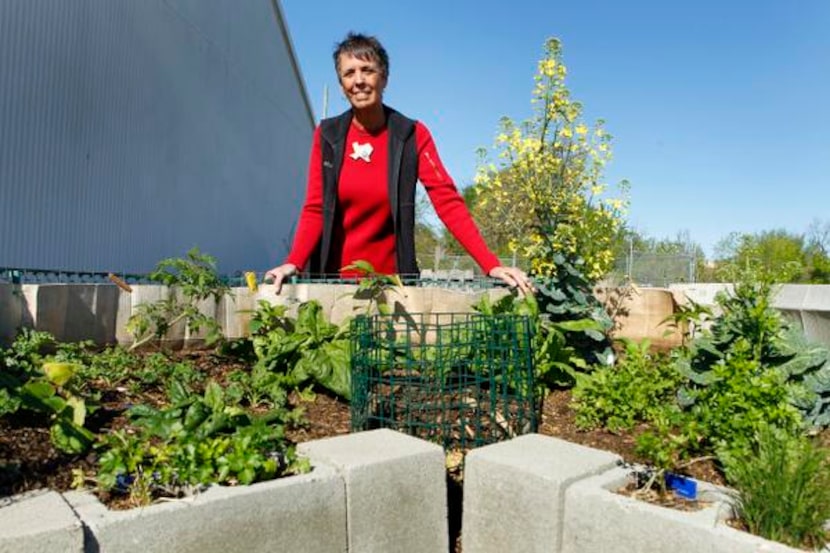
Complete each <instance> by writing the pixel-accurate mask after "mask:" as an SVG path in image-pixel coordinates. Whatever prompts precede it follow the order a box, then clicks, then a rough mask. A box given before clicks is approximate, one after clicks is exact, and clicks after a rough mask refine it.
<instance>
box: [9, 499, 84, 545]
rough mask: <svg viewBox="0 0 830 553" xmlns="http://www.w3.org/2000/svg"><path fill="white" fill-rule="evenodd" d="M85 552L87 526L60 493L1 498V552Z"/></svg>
mask: <svg viewBox="0 0 830 553" xmlns="http://www.w3.org/2000/svg"><path fill="white" fill-rule="evenodd" d="M43 551H61V552H66V553H83V551H84V530H83V526H82V525H81V521H80V520H78V517H76V516H75V513H74V512H73V511H72V509H71V508H70V506H69V504H68V503H67V502H66V501H65V500H64V499H63V497H61V495H60V494H59V493H56V492H52V491H39V492H33V493H29V494H24V495H18V496H12V497H7V498H3V499H0V553H42V552H43Z"/></svg>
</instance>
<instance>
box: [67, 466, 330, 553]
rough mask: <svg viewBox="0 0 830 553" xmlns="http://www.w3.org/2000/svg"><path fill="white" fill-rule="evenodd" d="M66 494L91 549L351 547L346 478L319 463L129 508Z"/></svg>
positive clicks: (206, 551)
mask: <svg viewBox="0 0 830 553" xmlns="http://www.w3.org/2000/svg"><path fill="white" fill-rule="evenodd" d="M66 497H67V500H68V501H69V502H70V503H71V504H72V506H73V507H74V509H75V511H76V512H77V513H78V515H79V517H80V518H81V520H82V521H83V523H84V525H85V526H86V527H87V540H88V542H87V550H88V551H101V552H107V553H119V552H124V553H133V552H135V551H142V552H145V553H154V552H159V553H161V552H168V551H176V553H214V552H215V553H225V552H227V551H246V552H261V553H273V552H274V551H303V552H312V553H330V552H343V551H346V500H345V489H344V486H343V480H342V479H341V478H340V477H339V476H338V475H337V474H336V473H335V472H334V471H333V470H332V469H331V468H329V467H325V466H322V465H318V466H315V469H314V471H312V472H311V473H309V474H304V475H299V476H292V477H288V478H281V479H278V480H272V481H269V482H260V483H257V484H253V485H251V486H239V487H221V486H214V487H211V488H210V489H208V490H207V491H206V492H204V493H202V494H199V495H197V496H195V497H194V498H188V499H183V500H178V501H172V502H168V503H162V504H158V505H152V506H149V507H143V508H138V509H132V510H129V511H110V510H108V509H107V508H106V507H104V505H102V504H101V503H100V502H99V501H98V500H97V498H96V497H95V496H93V495H92V494H89V493H87V492H70V493H68V494H66Z"/></svg>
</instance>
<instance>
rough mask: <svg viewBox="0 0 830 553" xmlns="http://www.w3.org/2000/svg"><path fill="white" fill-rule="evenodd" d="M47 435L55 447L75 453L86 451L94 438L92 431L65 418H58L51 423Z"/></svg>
mask: <svg viewBox="0 0 830 553" xmlns="http://www.w3.org/2000/svg"><path fill="white" fill-rule="evenodd" d="M49 435H50V437H51V439H52V443H53V444H55V447H57V448H58V449H60V450H61V451H64V452H66V453H72V454H76V455H77V454H80V453H84V452H85V451H87V450H88V449H89V448H90V446H92V442H93V441H94V440H95V435H94V434H93V433H92V432H90V431H89V430H87V429H85V428H82V427H80V426H78V425H76V424H73V423H72V422H71V421H69V420H67V419H60V420H58V421H57V422H56V423H55V424H53V425H52V427H51V428H50V429H49Z"/></svg>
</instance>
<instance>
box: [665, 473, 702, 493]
mask: <svg viewBox="0 0 830 553" xmlns="http://www.w3.org/2000/svg"><path fill="white" fill-rule="evenodd" d="M666 486H668V488H669V489H670V490H672V491H673V492H674V493H675V494H677V495H679V496H680V497H685V498H686V499H695V498H697V481H696V480H693V479H691V478H686V477H685V476H680V475H679V474H673V473H671V472H667V473H666Z"/></svg>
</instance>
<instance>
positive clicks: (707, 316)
mask: <svg viewBox="0 0 830 553" xmlns="http://www.w3.org/2000/svg"><path fill="white" fill-rule="evenodd" d="M713 316H714V314H713V313H712V310H711V309H710V308H709V307H706V306H705V305H701V304H699V303H697V302H695V301H694V300H691V299H689V300H687V303H684V304H681V305H678V306H676V308H675V312H674V313H672V314H671V316H669V317H667V318H666V319H664V320H662V321H661V324H663V323H668V324H667V326H668V327H669V328H671V329H675V330H679V331H680V333H681V336H682V342H681V347H682V348H686V347H687V346H688V344H689V342H690V341H691V340H693V339H694V338H696V337H697V335H698V333H699V332H700V330H701V329H702V328H703V327H704V325H705V324H706V322H707V321H709V320H711V319H712V317H713Z"/></svg>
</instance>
